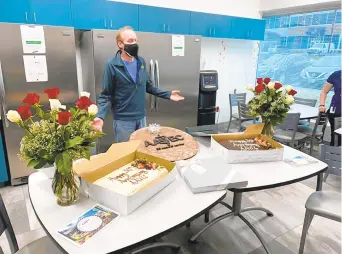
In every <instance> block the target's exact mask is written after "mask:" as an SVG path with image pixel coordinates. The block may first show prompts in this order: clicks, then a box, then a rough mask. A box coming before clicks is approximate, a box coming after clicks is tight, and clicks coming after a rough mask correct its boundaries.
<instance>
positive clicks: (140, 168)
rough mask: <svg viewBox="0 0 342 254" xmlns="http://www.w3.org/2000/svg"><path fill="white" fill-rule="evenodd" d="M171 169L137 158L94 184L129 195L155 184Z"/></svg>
mask: <svg viewBox="0 0 342 254" xmlns="http://www.w3.org/2000/svg"><path fill="white" fill-rule="evenodd" d="M168 173H169V171H168V170H167V169H166V168H165V167H163V166H160V165H158V164H156V163H154V162H149V161H147V160H145V159H137V160H135V161H133V162H131V163H129V164H127V165H125V166H123V167H121V168H119V169H117V170H114V171H113V172H111V173H110V174H108V175H106V176H104V177H102V178H100V179H98V180H97V181H95V182H94V184H96V185H99V186H101V187H104V188H106V189H109V190H112V191H114V192H117V193H119V194H122V195H125V196H129V195H132V194H134V193H136V192H138V191H140V190H142V189H143V188H146V187H147V186H149V185H151V184H153V183H154V182H156V181H158V180H159V179H161V178H162V177H164V176H166V175H167V174H168Z"/></svg>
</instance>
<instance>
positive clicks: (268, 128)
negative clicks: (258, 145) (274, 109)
mask: <svg viewBox="0 0 342 254" xmlns="http://www.w3.org/2000/svg"><path fill="white" fill-rule="evenodd" d="M262 122H263V123H264V124H265V125H264V128H263V129H262V134H263V135H266V136H269V137H270V138H272V137H273V135H274V125H273V124H272V122H271V121H270V119H263V120H262Z"/></svg>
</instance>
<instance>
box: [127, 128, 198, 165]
mask: <svg viewBox="0 0 342 254" xmlns="http://www.w3.org/2000/svg"><path fill="white" fill-rule="evenodd" d="M130 140H141V141H142V142H141V144H140V146H139V148H138V151H139V152H143V153H147V154H151V155H153V156H157V157H160V158H163V159H166V160H169V161H178V160H186V159H189V158H191V157H193V156H195V155H196V154H197V152H198V143H197V141H196V140H195V139H194V138H193V137H192V136H191V135H189V134H187V133H185V132H183V131H181V130H177V129H174V128H170V127H160V126H158V125H156V124H153V125H150V126H149V127H147V128H143V129H140V130H137V131H136V132H134V133H133V134H132V135H131V138H130Z"/></svg>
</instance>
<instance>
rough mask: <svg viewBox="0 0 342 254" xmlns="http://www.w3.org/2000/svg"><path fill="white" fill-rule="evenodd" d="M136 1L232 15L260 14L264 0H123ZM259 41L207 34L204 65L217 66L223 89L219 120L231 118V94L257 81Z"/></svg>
mask: <svg viewBox="0 0 342 254" xmlns="http://www.w3.org/2000/svg"><path fill="white" fill-rule="evenodd" d="M121 2H129V3H135V4H146V5H151V6H159V7H167V8H174V9H183V10H190V11H201V12H207V13H215V14H225V15H231V16H240V17H249V18H260V14H259V6H260V0H210V1H196V3H195V4H194V2H193V1H190V0H121ZM257 44H258V43H257V42H255V41H244V40H229V39H224V40H222V39H212V38H203V39H202V48H201V52H202V53H201V69H202V70H204V69H212V70H217V71H218V74H219V91H218V93H217V103H216V105H217V106H219V107H220V115H219V118H218V121H219V122H225V121H228V120H229V115H230V114H229V100H228V94H229V93H233V91H234V89H237V92H245V91H246V89H245V88H246V85H247V84H248V83H254V80H255V75H256V61H257V53H258V49H257V47H258V46H257Z"/></svg>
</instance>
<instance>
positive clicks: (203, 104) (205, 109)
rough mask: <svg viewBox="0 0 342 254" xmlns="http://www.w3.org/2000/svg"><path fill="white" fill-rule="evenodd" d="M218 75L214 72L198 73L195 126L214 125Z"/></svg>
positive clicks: (204, 71) (203, 71)
mask: <svg viewBox="0 0 342 254" xmlns="http://www.w3.org/2000/svg"><path fill="white" fill-rule="evenodd" d="M217 90H218V74H217V71H215V70H202V71H200V78H199V98H198V115H197V125H198V126H201V125H211V124H215V116H216V91H217Z"/></svg>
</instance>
